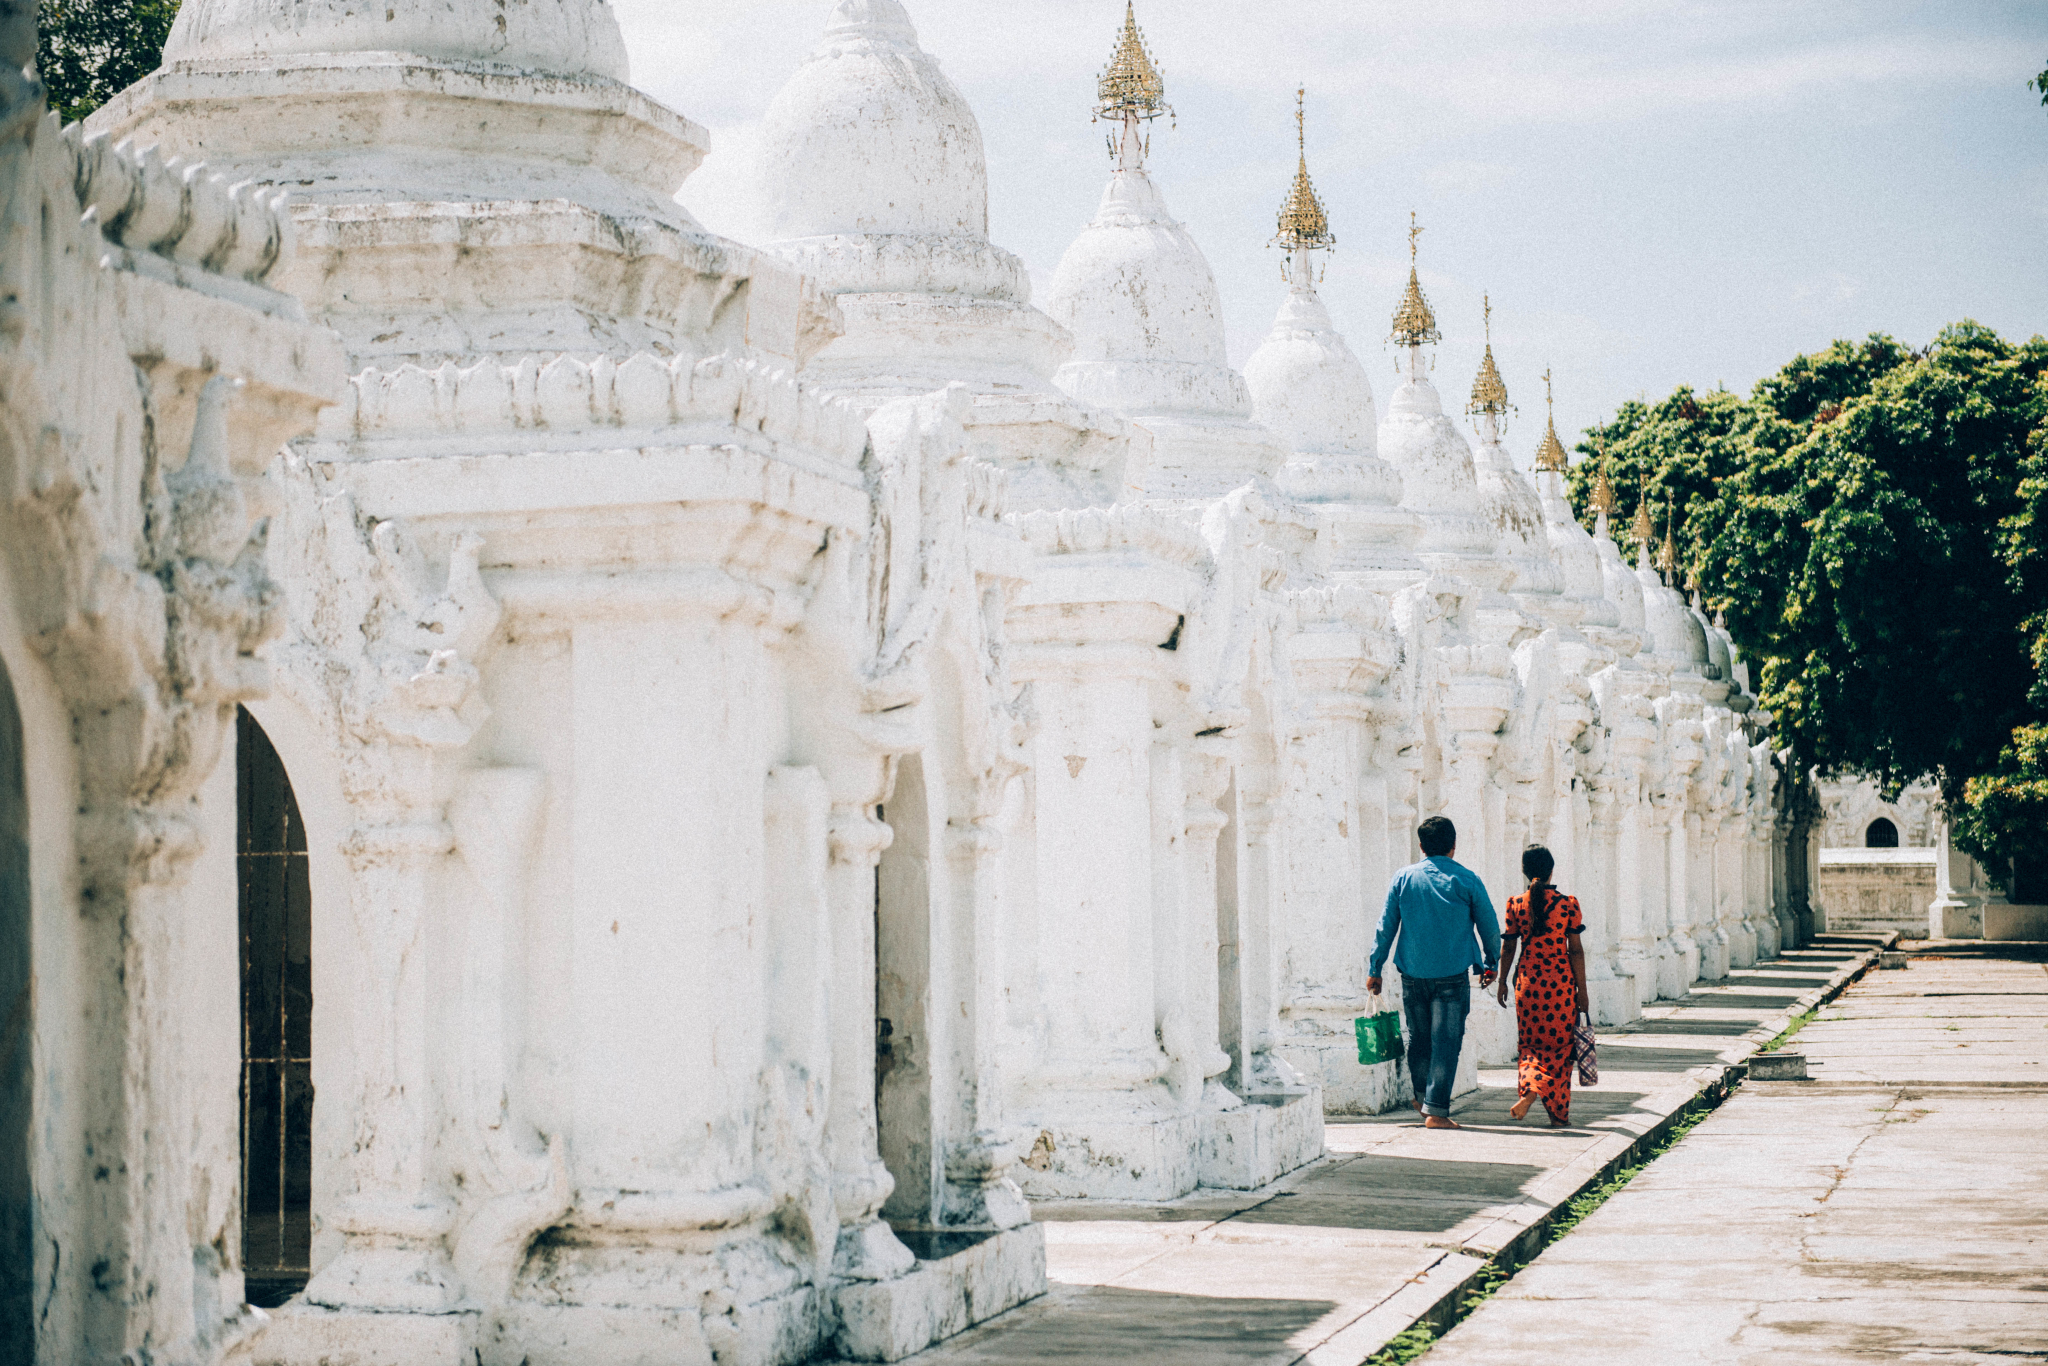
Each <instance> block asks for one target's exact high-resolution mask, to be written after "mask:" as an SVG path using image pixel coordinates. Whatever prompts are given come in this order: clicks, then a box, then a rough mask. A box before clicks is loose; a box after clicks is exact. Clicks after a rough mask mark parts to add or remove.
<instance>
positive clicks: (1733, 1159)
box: [1428, 955, 2048, 1366]
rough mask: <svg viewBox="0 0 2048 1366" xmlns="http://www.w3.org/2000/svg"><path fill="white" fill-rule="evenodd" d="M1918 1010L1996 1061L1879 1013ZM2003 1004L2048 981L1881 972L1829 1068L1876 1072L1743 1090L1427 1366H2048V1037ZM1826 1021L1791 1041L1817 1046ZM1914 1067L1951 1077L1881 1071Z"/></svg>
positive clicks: (1970, 963) (1953, 971)
mask: <svg viewBox="0 0 2048 1366" xmlns="http://www.w3.org/2000/svg"><path fill="white" fill-rule="evenodd" d="M1901 978H1906V979H1908V981H1907V982H1904V983H1902V982H1901V980H1900V979H1901ZM1908 999H1910V1000H1912V1001H1915V1002H1918V1003H1920V1004H1923V1005H1924V1004H1925V1003H1927V1002H1928V1001H1930V1000H1936V999H1938V1000H1940V1001H1941V1002H1942V1003H1943V1006H1942V1009H1943V1011H1944V1012H1945V1013H1946V1014H1948V1015H1950V1016H1951V1017H1953V1018H1955V1019H1956V1020H1957V1021H1959V1022H1960V1033H1961V1035H1962V1041H1963V1042H1967V1043H1970V1044H1972V1045H1974V1046H1976V1047H1978V1048H1979V1049H1980V1050H1981V1052H1982V1055H1983V1056H1982V1058H1981V1059H1980V1060H1979V1063H1978V1064H1972V1065H1967V1066H1966V1065H1963V1064H1960V1063H1958V1062H1957V1060H1956V1057H1955V1049H1954V1047H1953V1041H1954V1040H1955V1035H1954V1034H1951V1033H1949V1032H1948V1031H1946V1030H1943V1031H1940V1032H1939V1033H1940V1037H1936V1036H1935V1034H1934V1033H1931V1032H1926V1031H1922V1032H1921V1033H1915V1034H1906V1033H1902V1032H1901V1031H1900V1030H1899V1029H1897V1028H1896V1027H1895V1022H1894V1021H1892V1020H1888V1019H1886V1018H1884V1017H1883V1015H1882V1013H1881V1012H1873V1010H1872V1003H1873V1002H1877V1003H1880V1004H1884V1003H1897V1002H1900V1001H1904V1000H1908ZM2007 1003H2019V1004H2020V1005H2022V1006H2024V1007H2026V1008H2027V1009H2029V1010H2031V1009H2034V1008H2036V1007H2040V1008H2042V1009H2044V1010H2048V966H2044V965H2043V964H2042V963H2040V962H2038V961H2024V962H1997V961H1986V960H1985V959H1984V958H1982V957H1974V956H1972V957H1964V956H1960V955H1958V956H1953V957H1950V956H1946V955H1943V956H1934V957H1931V958H1915V959H1914V961H1913V962H1912V965H1911V966H1910V967H1909V968H1908V969H1907V970H1906V972H1905V973H1903V974H1899V973H1889V972H1887V973H1873V974H1871V975H1870V976H1868V977H1866V978H1864V979H1863V980H1862V981H1861V982H1859V983H1858V984H1857V985H1855V986H1854V987H1851V988H1850V989H1849V990H1848V991H1847V992H1846V993H1844V994H1843V996H1842V997H1841V998H1840V1001H1839V1004H1838V1006H1837V1007H1836V1008H1833V1009H1830V1010H1829V1011H1828V1012H1827V1015H1828V1017H1829V1018H1830V1024H1829V1026H1828V1027H1827V1029H1826V1034H1825V1037H1826V1039H1827V1040H1828V1044H1827V1054H1826V1056H1827V1058H1828V1060H1829V1062H1830V1063H1831V1064H1834V1065H1835V1066H1834V1068H1833V1069H1832V1073H1831V1074H1832V1075H1839V1074H1840V1073H1842V1072H1852V1073H1857V1074H1859V1075H1863V1076H1865V1077H1867V1078H1868V1080H1865V1081H1861V1082H1855V1083H1842V1084H1838V1085H1831V1084H1829V1083H1822V1082H1807V1083H1801V1082H1771V1083H1751V1084H1749V1085H1746V1086H1743V1087H1742V1088H1741V1089H1740V1090H1738V1091H1737V1092H1736V1093H1735V1094H1734V1095H1733V1096H1732V1097H1731V1098H1730V1099H1729V1100H1728V1101H1727V1102H1726V1103H1725V1104H1723V1105H1722V1106H1721V1107H1720V1108H1719V1109H1718V1110H1717V1111H1715V1112H1714V1114H1713V1115H1712V1116H1711V1117H1709V1118H1708V1119H1707V1120H1706V1121H1705V1122H1704V1123H1703V1124H1701V1125H1700V1126H1699V1128H1697V1129H1695V1130H1694V1131H1693V1132H1692V1133H1691V1134H1690V1135H1688V1136H1687V1137H1686V1138H1685V1139H1683V1140H1682V1141H1680V1142H1679V1143H1678V1144H1677V1145H1676V1146H1675V1147H1673V1148H1672V1149H1671V1150H1670V1151H1669V1152H1667V1153H1665V1154H1664V1155H1663V1156H1662V1157H1660V1158H1658V1159H1657V1160H1656V1161H1655V1162H1654V1163H1652V1164H1651V1165H1650V1166H1649V1167H1648V1168H1647V1169H1646V1170H1644V1171H1643V1173H1642V1174H1641V1175H1639V1176H1637V1177H1636V1178H1635V1180H1633V1181H1632V1182H1630V1183H1629V1184H1628V1185H1627V1186H1626V1187H1624V1188H1623V1189H1622V1190H1621V1191H1620V1192H1618V1193H1617V1194H1615V1195H1614V1196H1613V1197H1612V1198H1611V1199H1609V1200H1608V1201H1607V1202H1606V1203H1605V1204H1603V1205H1602V1206H1601V1207H1600V1208H1599V1209H1598V1210H1596V1211H1595V1212H1594V1213H1593V1214H1592V1215H1591V1216H1589V1217H1588V1218H1586V1219H1585V1220H1584V1221H1583V1222H1582V1223H1580V1224H1579V1225H1578V1227H1576V1228H1575V1229H1574V1230H1573V1231H1572V1232H1571V1233H1569V1234H1567V1235H1566V1236H1565V1237H1563V1238H1562V1239H1560V1240H1559V1241H1557V1242H1556V1243H1554V1244H1552V1245H1551V1246H1550V1247H1549V1248H1547V1249H1546V1250H1545V1251H1544V1252H1543V1253H1542V1255H1541V1256H1539V1257H1537V1258H1536V1259H1535V1260H1534V1261H1533V1262H1531V1263H1530V1264H1529V1265H1527V1266H1525V1267H1524V1268H1522V1269H1521V1271H1520V1272H1519V1273H1517V1274H1516V1275H1515V1276H1514V1277H1513V1278H1512V1279H1511V1280H1509V1281H1508V1282H1507V1283H1506V1284H1505V1285H1504V1286H1503V1287H1502V1288H1501V1289H1500V1290H1499V1292H1498V1293H1497V1294H1495V1295H1494V1296H1493V1297H1492V1298H1491V1299H1490V1300H1489V1301H1488V1302H1487V1303H1486V1304H1485V1305H1483V1306H1482V1307H1481V1308H1479V1310H1478V1311H1477V1312H1475V1313H1474V1314H1473V1315H1472V1316H1471V1317H1469V1318H1468V1319H1466V1320H1465V1321H1464V1322H1463V1323H1461V1324H1459V1325H1458V1326H1457V1327H1455V1328H1453V1329H1452V1330H1451V1331H1450V1332H1449V1333H1448V1334H1446V1335H1445V1336H1444V1337H1443V1338H1442V1340H1440V1341H1439V1342H1438V1343H1437V1344H1436V1346H1435V1347H1434V1348H1432V1349H1431V1351H1430V1353H1429V1358H1428V1362H1429V1366H1481V1363H1483V1366H1553V1364H1554V1366H1564V1364H1565V1363H1571V1364H1572V1366H1578V1363H1582V1362H1585V1361H1598V1362H1602V1363H1610V1362H1618V1363H1635V1362H1646V1363H1647V1362H1658V1363H1665V1362H1674V1361H1685V1362H1704V1363H1722V1362H1727V1363H1737V1364H1738V1366H1751V1364H1752V1363H1754V1364H1755V1366H1765V1363H1770V1366H1784V1363H1785V1362H1787V1361H1795V1360H1796V1361H1797V1362H1799V1363H1801V1366H1809V1364H1810V1363H1821V1364H1822V1366H1833V1364H1834V1363H1845V1364H1846V1363H1850V1362H1877V1361H1885V1362H1910V1361H1929V1362H1934V1361H1939V1362H1943V1363H1953V1362H1974V1361H1983V1362H1992V1361H1998V1362H2008V1363H2009V1362H2012V1361H2015V1360H2031V1361H2048V1142H2043V1140H2042V1138H2041V1135H2042V1133H2043V1132H2044V1131H2048V1081H2044V1079H2042V1078H2040V1077H2039V1076H2038V1073H2039V1072H2040V1071H2041V1070H2042V1068H2043V1067H2044V1066H2048V1030H2041V1031H2021V1032H2020V1035H2019V1038H2017V1039H2014V1038H2013V1037H2012V1034H2013V1031H2012V1029H2011V1027H2010V1019H2009V1018H2008V1017H2004V1016H2001V1015H2000V1014H1999V1013H1998V1009H1999V1007H2000V1006H2002V1005H2004V1004H2007ZM1980 1021H1981V1022H1982V1023H1981V1024H1980V1023H1979V1022H1980ZM1822 1028H1823V1026H1822V1025H1821V1024H1819V1023H1816V1024H1815V1025H1811V1026H1809V1027H1808V1028H1807V1029H1806V1030H1804V1031H1802V1032H1801V1033H1800V1034H1799V1035H1797V1036H1796V1037H1795V1039H1794V1041H1793V1042H1792V1043H1791V1045H1789V1046H1791V1047H1793V1048H1798V1049H1803V1050H1805V1051H1807V1052H1808V1053H1809V1055H1810V1056H1811V1055H1813V1054H1814V1053H1816V1052H1818V1051H1819V1050H1817V1049H1816V1048H1815V1047H1814V1046H1813V1045H1812V1044H1811V1043H1810V1042H1809V1035H1813V1034H1816V1032H1817V1031H1820V1030H1821V1029H1822ZM1980 1028H1981V1029H1982V1030H1983V1036H1981V1037H1980V1035H1979V1034H1978V1033H1977V1032H1976V1031H1978V1030H1979V1029H1980ZM2030 1032H2031V1033H2032V1034H2033V1037H2031V1038H2030V1037H2028V1034H2029V1033H2030ZM1993 1036H1995V1037H1993ZM1977 1072H1983V1073H1984V1074H1985V1076H1984V1077H1983V1078H1982V1079H1981V1080H1974V1079H1973V1077H1974V1075H1975V1073H1977ZM1917 1074H1930V1075H1938V1076H1939V1077H1940V1078H1941V1080H1940V1082H1939V1084H1936V1085H1928V1086H1911V1085H1899V1084H1892V1083H1887V1082H1885V1081H1883V1080H1882V1079H1883V1078H1885V1077H1890V1076H1896V1075H1917Z"/></svg>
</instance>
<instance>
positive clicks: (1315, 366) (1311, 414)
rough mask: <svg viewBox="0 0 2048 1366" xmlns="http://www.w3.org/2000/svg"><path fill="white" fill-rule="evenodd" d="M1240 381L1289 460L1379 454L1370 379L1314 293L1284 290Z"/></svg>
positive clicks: (1303, 288) (1255, 413) (1302, 288)
mask: <svg viewBox="0 0 2048 1366" xmlns="http://www.w3.org/2000/svg"><path fill="white" fill-rule="evenodd" d="M1244 382H1245V385H1246V387H1247V388H1249V389H1250V390H1251V395H1252V415H1253V416H1254V417H1256V418H1257V419H1258V420H1259V421H1260V422H1263V423H1264V424H1265V425H1266V426H1268V427H1270V428H1272V429H1273V431H1274V433H1275V434H1276V435H1278V436H1279V437H1280V439H1281V440H1283V441H1285V442H1286V443H1287V444H1288V447H1289V448H1290V449H1291V450H1293V451H1294V452H1295V453H1296V454H1297V455H1364V456H1377V455H1378V454H1379V432H1378V427H1379V414H1378V410H1377V409H1376V408H1375V406H1374V404H1373V398H1372V381H1371V380H1369V379H1367V378H1366V375H1365V367H1364V366H1363V365H1361V364H1359V362H1358V357H1357V356H1355V355H1353V354H1352V352H1351V347H1350V346H1349V345H1348V344H1347V343H1346V342H1345V340H1344V338H1343V335H1342V334H1341V333H1339V332H1338V331H1337V328H1336V326H1335V324H1333V323H1332V322H1331V321H1330V312H1329V310H1328V309H1326V308H1325V307H1323V301H1322V299H1321V298H1319V297H1318V296H1317V294H1316V292H1315V290H1314V289H1312V288H1309V287H1308V286H1305V285H1304V286H1300V287H1298V288H1294V289H1290V290H1288V291H1287V298H1286V300H1285V301H1284V302H1283V303H1282V304H1281V305H1280V313H1279V316H1277V317H1276V318H1274V319H1273V330H1272V331H1271V332H1268V333H1267V334H1266V340H1265V341H1264V342H1263V343H1261V344H1260V346H1259V349H1258V350H1256V351H1254V352H1252V355H1251V359H1250V360H1248V361H1246V362H1245V365H1244Z"/></svg>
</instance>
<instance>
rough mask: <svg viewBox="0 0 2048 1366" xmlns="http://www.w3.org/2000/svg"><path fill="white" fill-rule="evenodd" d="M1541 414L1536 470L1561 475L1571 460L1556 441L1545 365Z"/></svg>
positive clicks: (1611, 493) (1554, 418) (1555, 405)
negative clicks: (1541, 421) (1540, 434)
mask: <svg viewBox="0 0 2048 1366" xmlns="http://www.w3.org/2000/svg"><path fill="white" fill-rule="evenodd" d="M1543 414H1544V416H1543V440H1542V441H1541V442H1539V443H1538V444H1537V446H1536V468H1537V470H1538V471H1539V472H1547V473H1550V474H1563V473H1564V472H1565V471H1566V470H1567V469H1569V468H1571V463H1572V458H1571V456H1570V455H1568V454H1567V453H1566V452H1565V448H1564V443H1563V442H1562V441H1559V440H1558V439H1557V404H1556V401H1555V400H1554V399H1553V397H1552V396H1551V392H1550V367H1549V366H1547V365H1546V366H1544V367H1543ZM1601 477H1602V478H1605V477H1606V476H1605V475H1604V474H1603V475H1602V476H1601ZM1607 496H1608V497H1609V498H1612V497H1613V496H1614V494H1613V492H1612V491H1611V490H1610V491H1609V493H1608V495H1607Z"/></svg>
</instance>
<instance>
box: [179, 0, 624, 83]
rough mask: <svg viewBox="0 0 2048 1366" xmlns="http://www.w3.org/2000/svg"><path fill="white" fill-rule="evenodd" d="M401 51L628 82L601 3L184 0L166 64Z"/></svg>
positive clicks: (614, 28) (614, 26)
mask: <svg viewBox="0 0 2048 1366" xmlns="http://www.w3.org/2000/svg"><path fill="white" fill-rule="evenodd" d="M345 52H403V53H411V54H413V55H416V56H420V57H428V58H433V59H436V60H439V61H448V62H466V61H475V62H495V63H498V64H500V65H503V66H512V67H520V68H524V69H526V70H530V71H543V72H548V73H550V74H553V75H561V76H607V77H610V78H611V79H613V80H617V81H623V80H625V79H626V44H625V42H624V40H623V39H621V38H620V36H619V24H618V20H617V19H616V18H614V17H613V15H612V9H611V6H610V5H609V4H607V3H605V0H404V3H394V4H389V5H375V4H363V3H361V0H186V3H185V5H184V6H183V8H181V9H180V10H179V11H178V19H177V22H176V23H175V24H173V25H172V26H171V34H170V37H169V39H168V40H166V41H165V43H164V62H165V64H166V65H170V64H172V63H176V62H225V61H247V60H256V61H261V62H267V63H273V64H276V65H289V64H290V63H289V62H287V61H285V60H284V59H286V58H290V57H297V56H309V55H312V54H315V53H345Z"/></svg>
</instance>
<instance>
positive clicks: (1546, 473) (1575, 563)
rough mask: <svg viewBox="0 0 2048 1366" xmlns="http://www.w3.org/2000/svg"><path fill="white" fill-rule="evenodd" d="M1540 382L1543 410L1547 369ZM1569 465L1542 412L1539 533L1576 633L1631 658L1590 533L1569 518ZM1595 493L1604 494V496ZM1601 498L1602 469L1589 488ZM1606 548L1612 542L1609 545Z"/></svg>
mask: <svg viewBox="0 0 2048 1366" xmlns="http://www.w3.org/2000/svg"><path fill="white" fill-rule="evenodd" d="M1543 383H1544V406H1545V408H1546V410H1548V409H1549V407H1550V394H1549V388H1550V372H1549V371H1547V370H1546V371H1545V372H1544V375H1543ZM1570 464H1571V462H1570V456H1569V455H1568V454H1567V453H1566V451H1565V448H1564V443H1563V442H1562V441H1559V440H1558V439H1557V418H1556V416H1555V414H1554V413H1551V412H1548V411H1546V416H1545V418H1544V426H1543V440H1542V441H1541V442H1540V443H1539V444H1538V445H1537V447H1536V497H1537V499H1538V501H1539V502H1541V504H1542V506H1543V531H1544V535H1545V537H1546V538H1547V539H1548V540H1549V542H1550V553H1551V555H1552V556H1553V557H1555V559H1556V561H1557V565H1558V570H1559V572H1560V574H1561V575H1562V576H1563V580H1564V583H1563V591H1564V594H1565V596H1567V597H1569V598H1571V599H1572V600H1573V601H1574V602H1576V603H1577V604H1578V607H1579V628H1580V629H1581V630H1582V631H1584V632H1585V633H1586V634H1587V635H1589V636H1591V637H1592V638H1593V639H1594V640H1595V641H1597V642H1598V643H1599V644H1601V645H1603V646H1605V647H1606V648H1608V649H1610V650H1613V651H1615V652H1616V653H1618V654H1624V655H1626V654H1631V653H1633V652H1634V651H1635V650H1636V648H1637V647H1638V645H1639V644H1640V643H1641V642H1640V641H1638V640H1637V639H1636V638H1635V637H1634V636H1633V635H1624V633H1622V632H1621V631H1619V630H1618V629H1617V628H1619V626H1620V625H1621V612H1620V608H1619V607H1618V606H1617V605H1616V603H1615V602H1614V601H1613V600H1612V599H1610V598H1609V597H1608V596H1607V585H1606V581H1605V578H1604V577H1603V575H1602V574H1601V572H1600V550H1599V547H1598V546H1597V545H1596V544H1595V543H1594V538H1593V536H1592V534H1591V533H1589V532H1588V531H1587V530H1586V528H1585V527H1584V526H1582V525H1580V523H1579V519H1578V518H1577V517H1576V516H1575V515H1573V513H1572V505H1571V499H1570V497H1569V496H1568V495H1567V494H1566V492H1565V482H1564V481H1565V472H1566V471H1567V470H1568V469H1569V468H1570ZM1601 490H1605V493H1604V495H1603V494H1602V493H1601ZM1603 497H1604V499H1605V502H1606V505H1608V506H1611V505H1612V503H1613V500H1614V491H1613V490H1612V489H1611V488H1608V486H1607V475H1606V472H1605V471H1604V470H1603V471H1602V472H1601V473H1600V476H1599V484H1598V485H1597V487H1596V489H1595V495H1594V501H1595V503H1596V504H1598V503H1600V502H1601V500H1602V498H1603ZM1604 515H1605V514H1602V516H1603V517H1604ZM1608 544H1609V545H1612V544H1613V543H1612V542H1611V541H1610V542H1609V543H1608Z"/></svg>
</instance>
